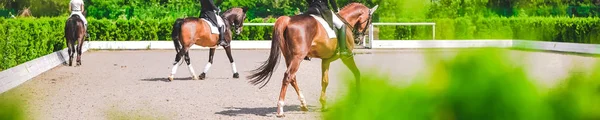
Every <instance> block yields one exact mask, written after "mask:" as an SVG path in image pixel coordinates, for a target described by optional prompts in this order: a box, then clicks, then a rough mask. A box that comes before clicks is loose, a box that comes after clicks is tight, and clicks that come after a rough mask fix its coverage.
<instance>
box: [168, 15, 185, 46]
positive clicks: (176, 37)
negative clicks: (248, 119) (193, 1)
mask: <svg viewBox="0 0 600 120" xmlns="http://www.w3.org/2000/svg"><path fill="white" fill-rule="evenodd" d="M183 20H184V19H181V18H179V19H177V20H175V24H173V30H172V32H171V39H173V44H174V45H175V51H177V53H179V51H180V50H181V49H182V48H181V43H180V40H181V25H182V24H183Z"/></svg>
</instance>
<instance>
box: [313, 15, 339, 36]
mask: <svg viewBox="0 0 600 120" xmlns="http://www.w3.org/2000/svg"><path fill="white" fill-rule="evenodd" d="M310 16H312V17H313V18H315V20H317V21H319V23H320V24H321V26H323V29H325V31H326V32H327V36H329V39H333V38H336V35H335V31H333V28H331V27H329V24H327V21H325V19H323V18H322V17H321V16H318V15H313V14H310Z"/></svg>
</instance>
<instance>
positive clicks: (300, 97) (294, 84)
mask: <svg viewBox="0 0 600 120" xmlns="http://www.w3.org/2000/svg"><path fill="white" fill-rule="evenodd" d="M291 84H292V87H294V89H295V90H296V94H298V100H300V109H301V110H302V111H308V106H306V100H305V99H304V95H303V94H302V90H300V88H299V87H298V82H297V81H296V77H294V78H293V79H292V82H291Z"/></svg>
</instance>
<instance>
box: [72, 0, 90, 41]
mask: <svg viewBox="0 0 600 120" xmlns="http://www.w3.org/2000/svg"><path fill="white" fill-rule="evenodd" d="M84 10H85V9H84V4H83V0H71V2H69V11H71V16H73V15H79V18H81V21H83V24H84V28H85V29H86V36H87V37H90V36H89V35H88V34H87V26H88V24H87V20H86V19H85V16H83V14H82V13H83V11H84Z"/></svg>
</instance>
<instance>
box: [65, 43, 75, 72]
mask: <svg viewBox="0 0 600 120" xmlns="http://www.w3.org/2000/svg"><path fill="white" fill-rule="evenodd" d="M67 47H68V49H67V51H69V66H73V54H74V53H75V47H73V43H72V42H71V40H67Z"/></svg>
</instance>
